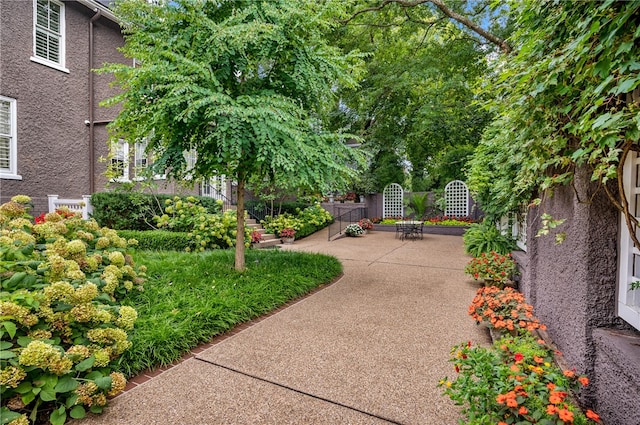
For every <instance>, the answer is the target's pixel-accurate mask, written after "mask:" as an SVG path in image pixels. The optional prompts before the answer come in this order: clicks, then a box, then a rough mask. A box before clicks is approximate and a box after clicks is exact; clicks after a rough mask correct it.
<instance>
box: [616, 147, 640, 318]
mask: <svg viewBox="0 0 640 425" xmlns="http://www.w3.org/2000/svg"><path fill="white" fill-rule="evenodd" d="M623 181H624V191H625V195H626V197H627V201H628V202H629V212H630V213H631V214H633V215H634V216H635V217H636V219H640V157H639V156H638V153H637V152H630V153H629V155H628V156H627V160H626V162H625V164H624V174H623ZM620 220H621V221H620V244H619V248H620V249H619V257H620V262H619V271H618V316H620V317H621V318H622V319H624V320H625V321H627V322H628V323H630V324H631V325H632V326H633V327H635V328H636V329H638V330H640V288H638V289H631V288H632V285H633V283H634V282H637V281H639V280H640V249H638V247H636V246H634V244H633V240H632V239H631V236H630V233H629V228H628V227H627V223H626V219H625V216H624V214H621V219H620ZM636 234H637V236H638V237H640V231H638V230H636Z"/></svg>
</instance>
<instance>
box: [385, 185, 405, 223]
mask: <svg viewBox="0 0 640 425" xmlns="http://www.w3.org/2000/svg"><path fill="white" fill-rule="evenodd" d="M382 217H383V218H387V217H404V189H403V188H402V186H400V185H399V184H398V183H391V184H389V185H388V186H387V187H385V188H384V191H383V192H382Z"/></svg>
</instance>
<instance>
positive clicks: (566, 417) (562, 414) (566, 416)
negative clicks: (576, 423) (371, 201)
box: [558, 409, 573, 422]
mask: <svg viewBox="0 0 640 425" xmlns="http://www.w3.org/2000/svg"><path fill="white" fill-rule="evenodd" d="M558 417H559V418H560V419H561V420H563V421H565V422H573V412H570V411H568V410H567V409H560V410H558Z"/></svg>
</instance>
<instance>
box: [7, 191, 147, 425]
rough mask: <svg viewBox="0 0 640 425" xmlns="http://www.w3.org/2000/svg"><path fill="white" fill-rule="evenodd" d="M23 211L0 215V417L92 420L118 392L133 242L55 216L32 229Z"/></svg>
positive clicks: (18, 206) (137, 282)
mask: <svg viewBox="0 0 640 425" xmlns="http://www.w3.org/2000/svg"><path fill="white" fill-rule="evenodd" d="M29 204H30V199H29V198H28V197H26V196H16V197H14V198H13V199H12V200H11V201H10V202H8V203H6V204H4V205H2V206H0V316H2V318H3V320H2V322H1V323H0V336H1V337H2V342H0V349H2V351H3V356H2V357H1V358H0V395H1V397H0V398H1V399H2V415H3V418H4V417H5V416H6V417H10V418H14V419H13V420H12V422H11V423H18V424H20V423H29V419H28V418H36V417H38V412H37V411H36V412H34V410H36V409H41V411H49V412H51V411H52V412H53V413H51V416H50V417H49V420H50V421H51V423H64V420H65V419H66V414H67V410H70V411H72V412H73V417H74V418H79V417H82V416H84V415H85V413H86V411H87V410H90V411H92V412H95V413H99V412H100V411H101V409H102V406H105V405H106V403H107V397H111V396H114V395H116V394H118V393H119V392H121V391H122V390H123V389H124V387H125V385H126V379H125V378H124V376H123V375H122V374H119V373H116V372H113V371H112V370H111V369H112V367H111V365H112V364H113V362H114V361H115V360H116V359H117V358H118V357H119V356H120V355H121V354H122V353H123V352H124V351H125V350H126V349H128V348H129V347H130V345H131V342H130V341H129V338H128V335H127V332H128V331H131V330H132V329H133V327H134V323H135V321H136V318H137V313H136V311H135V309H133V308H132V307H129V306H120V305H119V300H121V299H122V298H123V296H124V295H125V294H126V293H128V292H129V291H131V290H143V286H142V284H143V282H144V272H145V269H144V267H143V266H142V267H138V268H136V267H135V265H134V264H133V261H132V258H131V256H129V255H127V249H128V248H129V247H130V246H132V245H133V244H135V241H133V240H130V241H127V240H125V239H123V238H121V237H119V236H118V235H117V233H116V232H115V231H114V230H112V229H108V228H100V227H99V226H98V224H97V223H96V222H95V221H94V220H83V219H82V218H81V217H79V216H77V215H75V214H73V213H72V212H70V211H68V210H65V209H61V210H58V211H56V212H53V213H47V214H43V215H41V216H39V217H37V219H36V220H35V222H34V220H33V219H32V218H31V217H30V216H29V215H28V209H29ZM48 407H53V409H49V408H48Z"/></svg>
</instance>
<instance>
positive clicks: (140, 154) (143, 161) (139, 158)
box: [133, 141, 149, 177]
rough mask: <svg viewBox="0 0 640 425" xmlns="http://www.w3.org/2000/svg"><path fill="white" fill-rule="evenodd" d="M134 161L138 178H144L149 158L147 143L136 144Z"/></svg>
mask: <svg viewBox="0 0 640 425" xmlns="http://www.w3.org/2000/svg"><path fill="white" fill-rule="evenodd" d="M134 149H135V150H134V154H133V160H134V167H135V170H134V171H135V173H136V177H144V171H145V170H146V169H147V165H148V161H149V159H148V157H147V152H146V150H147V142H146V141H143V142H136V143H135V148H134Z"/></svg>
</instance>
